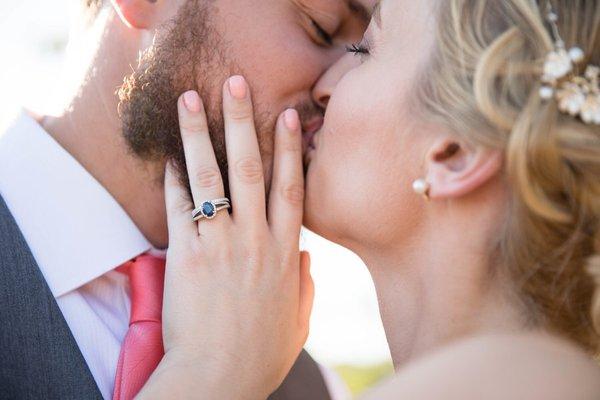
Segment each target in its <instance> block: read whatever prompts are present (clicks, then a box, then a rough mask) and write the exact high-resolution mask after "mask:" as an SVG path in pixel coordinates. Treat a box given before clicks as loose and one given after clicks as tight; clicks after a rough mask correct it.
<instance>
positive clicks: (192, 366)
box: [140, 77, 314, 399]
mask: <svg viewBox="0 0 600 400" xmlns="http://www.w3.org/2000/svg"><path fill="white" fill-rule="evenodd" d="M178 109H179V119H180V127H181V136H182V139H183V146H184V150H185V156H186V161H187V169H188V173H189V177H190V182H189V184H190V187H191V192H192V196H193V201H192V199H190V198H189V196H188V194H187V193H188V192H187V190H186V188H184V187H182V186H181V185H180V183H179V182H178V178H177V177H176V175H175V174H174V171H173V169H172V167H171V166H168V167H167V171H166V177H165V194H166V204H167V214H168V223H169V250H168V253H167V267H166V277H165V294H164V305H163V337H164V348H165V357H164V358H163V361H162V362H161V364H160V365H159V367H158V368H157V370H156V371H155V373H154V374H153V375H152V377H151V378H150V380H149V382H148V384H147V385H146V387H145V388H144V389H143V390H142V392H141V393H140V397H152V398H154V397H155V396H154V395H157V396H156V397H159V396H160V390H161V389H162V388H166V389H168V392H169V394H170V395H171V396H172V395H173V393H174V392H173V390H177V394H178V398H180V397H186V396H187V395H191V396H199V397H200V398H211V399H218V398H223V399H225V398H226V399H238V398H240V399H241V398H244V399H250V398H252V399H255V398H256V399H259V398H263V399H264V398H266V397H267V396H268V395H270V394H271V393H272V392H273V391H274V390H275V389H276V388H277V387H278V386H279V385H280V384H281V382H282V381H283V379H284V377H285V376H286V375H287V373H288V372H289V370H290V368H291V367H292V365H293V363H294V361H295V360H296V358H297V357H298V354H299V353H300V351H301V348H302V346H303V344H304V342H305V340H306V337H307V335H308V321H309V316H310V311H311V307H312V299H313V294H314V288H313V283H312V279H311V277H310V272H309V260H308V255H307V254H304V253H303V254H301V253H300V251H299V248H298V246H299V235H300V227H301V223H302V208H303V193H304V179H303V173H302V145H301V128H300V121H299V118H298V114H297V112H296V111H295V110H287V111H286V112H285V113H283V114H282V115H281V116H280V118H279V120H278V122H277V129H276V133H275V155H274V172H273V179H272V184H271V192H270V195H269V203H268V208H267V206H266V204H267V203H266V193H265V181H264V178H263V165H262V162H261V157H260V154H259V146H258V141H257V136H256V131H255V128H254V121H253V110H252V102H251V98H250V89H249V87H248V86H247V84H246V82H245V80H244V79H243V78H241V77H233V78H231V79H230V80H229V81H228V82H226V83H225V85H224V88H223V113H224V121H225V131H226V135H225V139H226V143H227V158H228V164H229V184H230V191H231V204H232V207H233V212H232V213H231V215H229V214H228V212H227V211H220V212H218V213H217V215H216V217H215V218H214V219H210V220H208V219H201V220H199V221H198V222H193V221H192V210H193V209H194V204H195V205H196V206H199V205H201V204H202V203H203V202H205V201H208V200H213V199H218V198H222V197H224V194H225V192H224V188H223V181H222V179H221V175H220V172H219V167H218V165H217V162H216V158H215V154H214V152H213V147H212V145H211V140H210V136H209V132H208V128H207V122H206V116H205V112H204V107H203V105H202V102H201V100H200V97H199V96H198V94H197V93H196V92H193V91H190V92H187V93H185V94H184V95H182V96H181V97H180V98H179V101H178ZM165 384H166V385H168V387H167V386H164V385H165Z"/></svg>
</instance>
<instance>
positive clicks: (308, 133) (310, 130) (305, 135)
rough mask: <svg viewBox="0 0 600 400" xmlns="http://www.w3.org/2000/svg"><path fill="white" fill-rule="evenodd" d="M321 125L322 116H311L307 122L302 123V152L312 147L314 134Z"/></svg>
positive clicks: (313, 146)
mask: <svg viewBox="0 0 600 400" xmlns="http://www.w3.org/2000/svg"><path fill="white" fill-rule="evenodd" d="M322 126H323V117H317V118H313V119H311V120H310V121H308V123H303V124H302V149H303V152H304V154H306V153H307V152H308V151H309V150H311V149H314V148H315V147H316V146H315V140H314V138H315V134H316V133H317V132H318V131H319V130H320V129H321V127H322Z"/></svg>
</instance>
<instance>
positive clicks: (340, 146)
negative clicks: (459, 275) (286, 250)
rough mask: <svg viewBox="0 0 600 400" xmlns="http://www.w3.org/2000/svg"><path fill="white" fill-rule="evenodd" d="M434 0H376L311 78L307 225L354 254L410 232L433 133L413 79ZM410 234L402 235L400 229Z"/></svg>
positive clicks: (424, 50) (424, 55) (428, 37)
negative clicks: (313, 131)
mask: <svg viewBox="0 0 600 400" xmlns="http://www.w3.org/2000/svg"><path fill="white" fill-rule="evenodd" d="M432 4H433V1H432V0H429V1H410V0H394V1H391V0H384V1H383V2H382V3H381V5H380V7H379V9H378V10H377V11H376V12H375V15H374V17H373V20H372V22H371V25H370V26H369V29H368V31H367V32H366V34H365V37H364V40H363V41H362V42H361V43H360V45H358V46H356V47H355V49H357V50H359V51H360V52H362V53H357V54H352V53H349V54H347V55H346V56H345V57H344V58H343V59H341V60H340V61H339V62H338V63H337V64H336V65H334V66H333V67H332V68H331V69H330V70H329V71H328V72H327V73H326V74H325V75H324V76H323V77H322V78H321V80H320V81H319V82H318V83H317V85H316V87H315V89H314V97H315V98H316V100H317V101H319V102H321V103H322V104H325V103H327V112H326V115H325V123H324V126H323V128H322V129H321V131H320V132H319V133H318V134H317V135H316V136H315V138H314V146H311V147H312V148H309V150H308V151H307V154H306V159H307V163H308V170H307V201H306V210H305V223H306V226H307V227H308V228H309V229H311V230H313V231H315V232H317V233H319V234H321V235H323V236H325V237H327V238H328V239H330V240H333V241H335V242H338V243H340V244H342V245H344V246H346V247H348V248H350V249H352V250H354V251H356V252H357V253H359V254H361V249H369V248H371V249H377V250H378V251H381V250H385V248H386V246H395V247H397V246H398V245H401V242H402V241H405V240H406V239H409V238H410V237H411V236H412V235H415V234H417V233H416V232H418V229H417V228H418V224H419V215H420V214H421V207H422V201H423V200H422V199H421V198H419V197H418V196H416V195H415V194H414V192H413V191H412V182H413V181H414V180H415V179H417V178H419V177H421V176H422V174H423V173H424V171H423V162H424V156H425V151H426V148H427V147H426V146H427V143H429V142H430V141H431V140H432V136H433V132H429V130H430V129H428V128H427V127H426V124H424V123H423V122H422V121H418V120H417V119H416V118H415V117H414V112H413V111H412V110H413V103H414V96H413V91H414V85H415V84H416V83H417V80H419V79H421V74H420V72H421V71H422V70H423V68H425V67H426V66H427V61H428V58H429V57H428V56H429V54H430V53H431V49H432V45H433V39H434V27H435V21H434V14H433V9H432ZM409 234H410V236H409Z"/></svg>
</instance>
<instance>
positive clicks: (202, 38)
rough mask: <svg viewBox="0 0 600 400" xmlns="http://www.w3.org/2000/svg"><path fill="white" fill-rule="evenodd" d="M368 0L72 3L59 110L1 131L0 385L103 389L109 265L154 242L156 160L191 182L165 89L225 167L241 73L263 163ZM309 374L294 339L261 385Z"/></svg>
mask: <svg viewBox="0 0 600 400" xmlns="http://www.w3.org/2000/svg"><path fill="white" fill-rule="evenodd" d="M82 1H83V0H82ZM372 2H373V1H370V0H318V1H317V0H260V1H248V0H170V1H167V0H112V1H109V0H85V1H83V3H82V4H80V5H79V7H80V16H79V18H76V23H75V26H74V28H73V30H72V31H71V32H72V37H71V41H70V45H69V50H70V54H69V56H70V58H69V64H68V74H67V75H68V81H67V82H66V84H65V86H64V89H65V94H66V96H65V97H64V98H60V97H58V96H57V97H56V99H55V100H56V103H57V104H58V103H59V102H61V101H63V102H64V106H63V107H62V108H63V111H62V112H61V113H59V114H58V115H56V116H33V115H30V114H28V113H25V112H23V113H22V114H21V115H20V116H18V117H17V118H16V120H15V121H14V122H13V124H12V126H11V127H9V129H8V130H7V131H6V132H5V133H4V134H3V135H1V136H0V398H2V399H42V398H43V399H101V398H104V399H110V398H112V397H113V390H114V384H115V374H116V370H117V364H118V362H119V355H120V352H121V348H122V341H123V338H124V337H125V335H126V332H127V330H128V325H129V322H130V312H131V309H132V303H131V301H132V300H131V299H132V297H131V294H130V290H131V287H130V282H129V277H128V275H127V274H126V273H123V272H122V271H123V270H122V269H121V268H118V267H120V266H122V265H126V263H127V262H128V261H129V260H132V259H135V258H136V257H138V256H139V255H141V254H150V255H152V256H154V257H164V250H161V249H165V248H166V247H167V246H168V237H167V226H166V216H165V205H164V196H163V188H162V179H163V171H164V166H165V162H166V161H167V160H173V161H174V163H175V165H177V166H178V167H179V171H180V173H181V179H183V180H184V181H187V179H186V176H185V168H184V157H183V151H182V146H181V142H180V137H179V129H178V124H177V113H176V100H177V97H178V96H179V94H181V93H182V92H183V91H185V90H189V89H196V90H198V91H199V92H200V93H201V94H202V96H203V98H204V101H205V104H206V105H207V111H208V115H209V120H210V121H209V122H210V128H211V134H212V139H213V142H214V144H215V148H216V152H217V156H218V158H219V163H220V168H221V172H222V173H223V174H224V176H225V177H226V176H227V174H226V170H227V163H226V157H225V148H224V142H223V141H224V132H223V130H224V128H223V121H222V118H221V113H220V103H221V98H220V88H221V85H222V84H223V82H224V80H225V79H226V78H227V77H228V76H230V75H232V74H243V75H244V76H245V77H246V78H247V80H248V81H249V83H250V85H251V86H252V87H253V88H254V89H255V92H254V93H253V97H254V99H255V104H256V121H257V125H258V126H257V131H258V136H259V139H260V147H261V152H262V156H263V159H264V164H265V166H266V171H265V174H266V176H267V177H269V176H270V174H271V165H272V152H273V151H272V149H273V137H272V135H273V130H274V124H275V119H276V116H277V115H278V114H279V113H280V112H281V111H283V110H284V109H285V108H287V107H296V108H297V109H298V110H299V112H300V114H301V117H302V122H303V128H304V131H305V132H306V133H308V132H311V131H315V130H317V129H319V127H320V125H321V123H322V111H323V110H322V109H320V108H319V107H318V106H316V105H315V104H317V103H318V102H317V101H316V99H313V98H312V97H311V88H312V86H313V84H314V82H316V80H317V79H318V78H319V76H320V75H321V74H322V73H323V72H324V71H325V69H326V68H327V67H328V66H329V65H331V64H332V63H333V62H334V61H336V59H338V58H339V57H340V56H341V55H342V53H343V51H344V45H345V44H347V43H351V42H356V41H358V40H359V39H360V37H361V36H362V33H363V31H364V29H365V27H366V24H367V22H368V17H369V16H368V13H367V10H368V7H369V5H370V3H372ZM48 79H54V77H50V76H49V77H48ZM202 178H203V177H198V179H202ZM134 301H135V298H134ZM157 301H159V300H157ZM240 358H241V359H242V360H243V355H241V357H240ZM144 361H145V360H140V362H142V363H143V362H144ZM240 368H244V366H243V365H240ZM321 373H322V370H321V369H319V367H318V366H317V365H316V364H315V363H314V361H312V359H311V358H310V357H309V356H308V355H307V354H306V353H303V354H302V355H301V356H300V358H299V360H298V362H297V363H296V365H295V367H294V369H293V370H292V372H291V374H290V376H289V377H288V378H287V380H286V381H285V382H284V384H283V386H282V387H281V388H280V389H279V390H278V391H277V392H276V393H275V394H274V395H273V397H272V398H274V399H326V398H329V396H330V393H329V392H328V388H329V389H331V388H332V381H331V379H323V376H322V374H321ZM126 378H127V377H126V376H125V377H124V379H126ZM232 384H235V382H232ZM115 398H118V396H116V397H115Z"/></svg>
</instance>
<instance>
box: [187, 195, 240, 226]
mask: <svg viewBox="0 0 600 400" xmlns="http://www.w3.org/2000/svg"><path fill="white" fill-rule="evenodd" d="M228 208H231V201H230V200H229V199H228V198H226V197H222V198H220V199H215V200H207V201H205V202H203V203H202V204H201V205H200V206H199V207H196V208H195V209H194V211H192V220H193V221H194V222H196V221H198V220H201V219H203V218H204V219H213V218H214V217H216V216H217V213H218V212H219V211H221V210H226V209H228Z"/></svg>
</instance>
